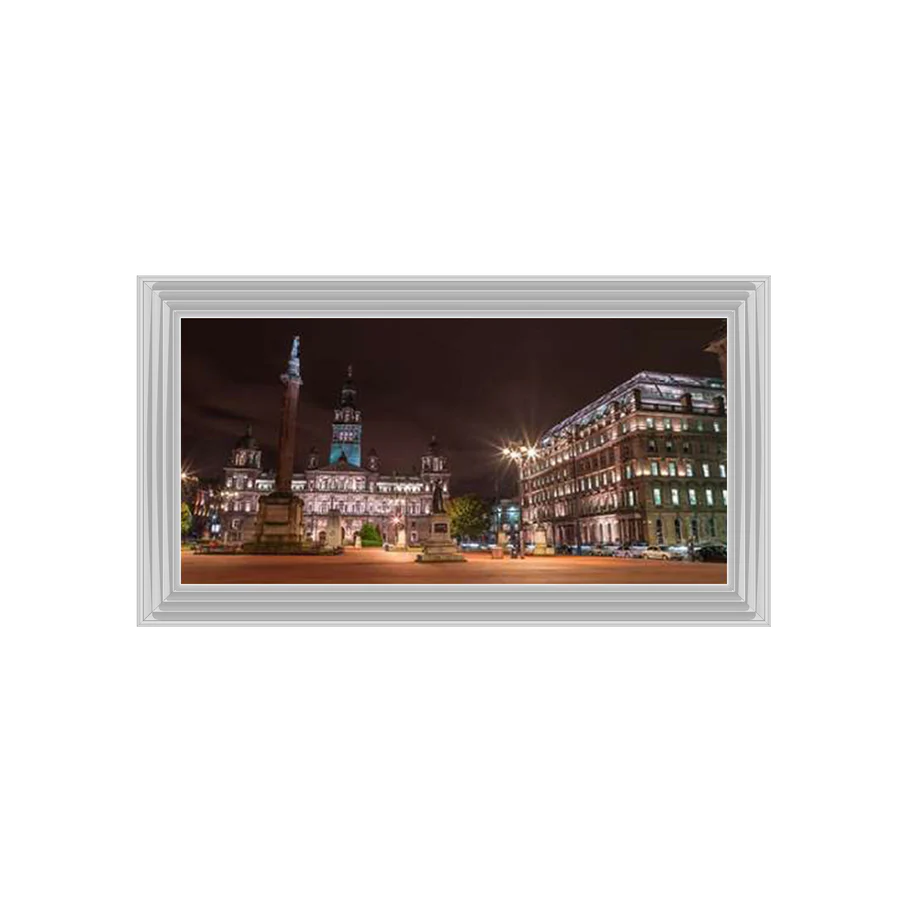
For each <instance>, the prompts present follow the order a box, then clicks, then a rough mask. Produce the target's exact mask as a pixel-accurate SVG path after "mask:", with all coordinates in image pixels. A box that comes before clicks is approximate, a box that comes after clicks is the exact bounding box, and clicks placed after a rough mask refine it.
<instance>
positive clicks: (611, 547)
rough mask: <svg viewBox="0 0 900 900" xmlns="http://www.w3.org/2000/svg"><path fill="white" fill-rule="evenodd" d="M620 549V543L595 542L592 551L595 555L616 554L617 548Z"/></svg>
mask: <svg viewBox="0 0 900 900" xmlns="http://www.w3.org/2000/svg"><path fill="white" fill-rule="evenodd" d="M618 549H619V545H618V544H608V543H605V544H595V545H594V547H593V550H592V551H591V552H592V553H593V554H594V556H615V553H616V550H618Z"/></svg>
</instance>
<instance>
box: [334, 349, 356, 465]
mask: <svg viewBox="0 0 900 900" xmlns="http://www.w3.org/2000/svg"><path fill="white" fill-rule="evenodd" d="M361 443H362V413H361V412H360V411H359V410H358V409H357V408H356V385H355V384H354V383H353V366H347V380H346V381H345V382H344V386H343V387H342V388H341V405H340V407H339V408H338V409H336V410H335V411H334V424H333V425H332V426H331V453H330V454H329V456H328V464H329V465H334V463H336V462H339V461H340V459H341V456H344V457H345V458H346V459H347V462H349V463H350V465H352V466H358V465H360V461H361V459H362V454H361V452H360V445H361Z"/></svg>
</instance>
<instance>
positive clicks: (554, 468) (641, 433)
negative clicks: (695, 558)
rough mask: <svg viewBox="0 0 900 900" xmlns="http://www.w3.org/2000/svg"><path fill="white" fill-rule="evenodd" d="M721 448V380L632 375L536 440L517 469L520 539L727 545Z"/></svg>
mask: <svg viewBox="0 0 900 900" xmlns="http://www.w3.org/2000/svg"><path fill="white" fill-rule="evenodd" d="M723 371H724V370H723ZM726 443H727V432H726V410H725V382H724V381H723V380H721V379H718V378H705V377H694V376H691V375H673V374H665V373H660V372H639V373H638V374H637V375H635V376H634V377H633V378H630V379H629V380H628V381H626V382H625V383H624V384H620V385H619V386H618V387H616V388H614V389H613V390H611V391H609V392H608V393H606V394H604V395H603V396H602V397H600V398H599V399H597V400H594V401H593V402H592V403H589V404H588V405H587V406H585V407H583V408H582V409H580V410H578V411H577V412H576V413H573V414H572V415H571V416H569V417H568V418H566V419H564V420H563V421H562V422H560V423H559V424H557V425H555V426H554V427H553V428H551V429H549V430H548V431H547V432H546V433H545V434H544V435H543V436H542V437H541V439H540V441H539V442H538V445H537V447H536V455H535V457H534V458H533V459H528V460H526V461H525V463H524V465H523V496H524V521H525V538H526V540H533V535H534V530H535V528H536V527H538V526H540V527H542V528H544V530H545V531H546V534H547V541H548V543H551V544H556V545H560V544H568V545H572V544H574V543H575V542H576V540H580V542H581V543H582V544H597V543H604V542H620V543H628V542H637V541H646V542H647V543H650V544H654V543H655V544H682V543H686V542H688V541H690V540H693V541H694V542H695V543H700V542H707V541H718V542H722V543H724V542H725V541H726V537H727V526H726V515H727V507H728V482H727V462H726Z"/></svg>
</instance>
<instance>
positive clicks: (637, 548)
mask: <svg viewBox="0 0 900 900" xmlns="http://www.w3.org/2000/svg"><path fill="white" fill-rule="evenodd" d="M646 549H647V544H645V543H643V542H642V541H636V542H635V543H633V544H626V545H625V546H624V547H620V548H619V549H618V550H616V551H614V552H613V556H619V557H624V558H626V559H638V558H640V557H641V556H642V555H643V553H644V551H645V550H646Z"/></svg>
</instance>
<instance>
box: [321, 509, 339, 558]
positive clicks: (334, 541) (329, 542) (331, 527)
mask: <svg viewBox="0 0 900 900" xmlns="http://www.w3.org/2000/svg"><path fill="white" fill-rule="evenodd" d="M343 545H344V539H343V537H342V535H341V514H340V513H339V512H338V511H337V510H336V509H333V510H331V512H330V513H328V520H327V521H326V523H325V547H326V549H328V550H337V549H338V547H342V546H343Z"/></svg>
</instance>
